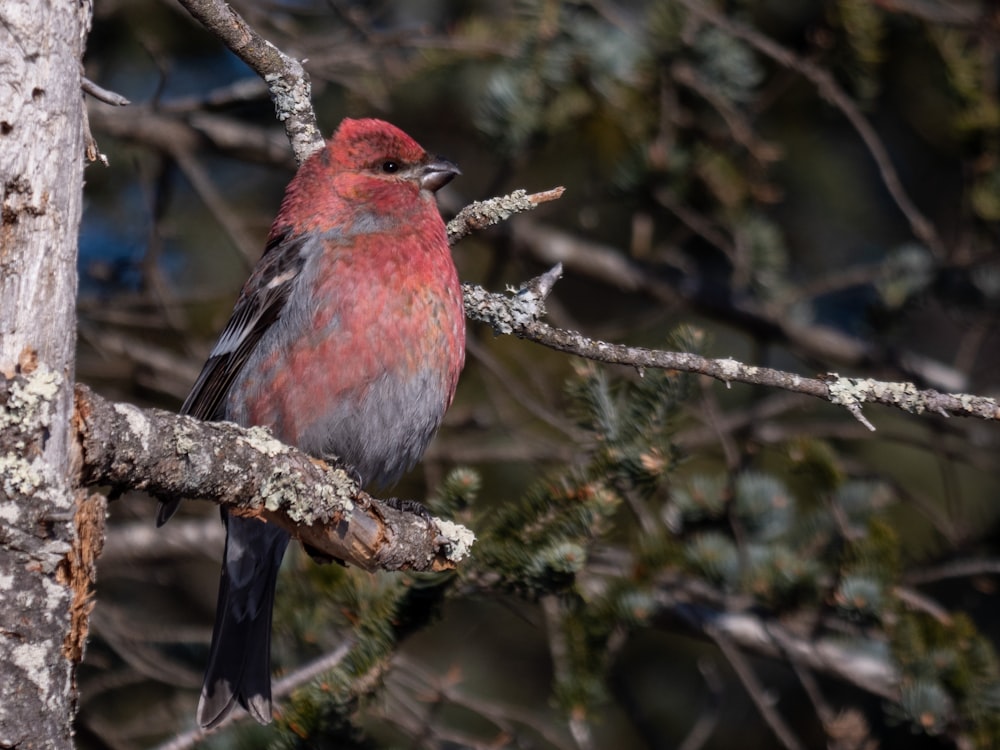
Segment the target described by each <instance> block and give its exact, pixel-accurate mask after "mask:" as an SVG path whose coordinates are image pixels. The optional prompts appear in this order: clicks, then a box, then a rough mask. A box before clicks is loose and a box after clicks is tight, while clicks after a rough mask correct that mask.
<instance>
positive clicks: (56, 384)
mask: <svg viewBox="0 0 1000 750" xmlns="http://www.w3.org/2000/svg"><path fill="white" fill-rule="evenodd" d="M61 385H62V377H60V376H59V374H58V373H56V372H53V371H52V370H50V369H49V368H48V367H46V366H45V365H43V364H40V365H39V366H38V367H37V368H36V369H35V371H34V372H32V373H31V374H30V375H26V376H24V377H22V378H17V379H15V380H14V381H13V382H12V383H11V387H10V391H9V392H8V395H7V401H6V403H5V404H4V405H3V408H0V430H3V429H6V428H8V427H11V426H13V425H31V424H38V425H41V426H42V427H48V426H49V424H50V423H51V420H52V408H51V404H52V402H53V401H55V399H56V397H57V396H58V395H59V388H60V386H61Z"/></svg>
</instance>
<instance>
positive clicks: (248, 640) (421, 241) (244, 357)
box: [157, 119, 465, 728]
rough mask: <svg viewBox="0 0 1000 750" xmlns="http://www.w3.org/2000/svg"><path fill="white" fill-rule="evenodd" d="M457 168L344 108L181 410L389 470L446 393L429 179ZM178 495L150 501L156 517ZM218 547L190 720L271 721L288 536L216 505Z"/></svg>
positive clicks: (416, 445)
mask: <svg viewBox="0 0 1000 750" xmlns="http://www.w3.org/2000/svg"><path fill="white" fill-rule="evenodd" d="M457 174H459V170H458V167H456V166H455V165H454V164H452V163H451V162H449V161H447V160H445V159H441V158H438V157H433V156H430V155H428V154H427V152H426V151H424V149H422V148H421V147H420V146H419V145H418V144H417V143H416V142H415V141H414V140H413V139H412V138H410V137H409V136H408V135H406V134H405V133H403V132H402V131H401V130H399V129H398V128H396V127H394V126H392V125H390V124H389V123H386V122H382V121H380V120H349V119H348V120H344V121H343V123H341V125H340V128H339V129H338V130H337V132H336V133H335V134H334V135H333V137H332V138H331V139H330V140H329V141H328V142H327V144H326V146H325V148H323V149H322V150H321V151H319V152H318V153H316V154H315V155H313V156H312V157H310V158H309V159H308V160H307V161H306V162H305V163H303V164H302V166H301V167H300V168H299V171H298V173H297V174H296V175H295V177H294V178H293V179H292V181H291V183H289V185H288V188H287V190H286V191H285V197H284V200H283V201H282V203H281V210H280V211H279V212H278V217H277V218H276V219H275V220H274V224H273V225H272V226H271V231H270V234H269V235H268V238H267V245H266V247H265V250H264V255H263V257H262V258H261V259H260V261H259V262H258V263H257V267H256V268H255V269H254V271H253V273H252V274H251V276H250V279H249V280H248V281H247V282H246V284H245V285H244V287H243V290H242V292H241V293H240V296H239V299H238V300H237V301H236V307H235V309H234V310H233V314H232V317H231V318H230V320H229V323H228V324H227V325H226V327H225V330H223V332H222V335H221V336H220V337H219V340H218V343H216V345H215V348H214V349H213V350H212V353H211V355H210V356H209V359H208V361H207V362H206V363H205V366H204V369H202V372H201V375H200V376H199V377H198V380H197V382H196V383H195V384H194V388H193V389H192V390H191V394H190V395H189V396H188V398H187V400H186V401H185V402H184V406H183V407H182V409H181V411H182V413H185V414H191V415H193V416H196V417H200V418H201V419H206V420H229V421H233V422H236V423H238V424H241V425H245V426H250V425H264V426H267V427H269V428H270V429H271V430H272V431H273V433H274V434H275V436H276V437H278V438H279V439H280V440H282V441H284V442H286V443H289V444H291V445H294V446H297V447H298V448H300V449H302V450H303V451H305V452H306V453H309V454H311V455H313V456H318V457H322V458H337V459H339V460H340V461H342V462H343V463H345V464H347V465H348V466H351V467H353V468H354V470H355V471H356V472H357V473H358V474H359V475H360V477H361V478H362V480H363V482H364V483H365V484H374V485H377V486H385V485H387V484H391V483H393V482H395V481H396V480H397V479H399V477H400V476H401V475H402V474H403V473H404V472H405V471H406V470H407V469H409V468H410V467H411V466H413V464H414V463H415V462H416V461H417V460H418V459H419V458H420V456H421V455H422V454H423V452H424V449H425V448H426V447H427V443H428V442H429V441H430V439H431V437H432V436H433V435H434V432H435V430H436V429H437V427H438V425H440V424H441V419H442V417H443V416H444V413H445V410H446V409H447V408H448V406H449V405H450V404H451V400H452V397H453V396H454V393H455V385H456V383H457V382H458V375H459V372H460V371H461V369H462V364H463V361H464V358H465V320H464V315H463V309H462V290H461V287H460V285H459V281H458V275H457V273H456V271H455V265H454V263H453V262H452V258H451V253H450V251H449V248H448V242H447V239H446V235H445V228H444V222H443V221H442V220H441V215H440V213H439V212H438V208H437V205H436V203H435V200H434V192H435V191H437V190H438V189H440V188H441V187H443V186H444V185H446V184H447V183H448V182H449V181H450V180H451V179H452V178H453V177H454V176H455V175H457ZM176 507H177V503H176V502H172V503H166V504H163V505H161V506H160V508H159V510H158V513H157V523H158V525H162V524H163V523H165V522H166V521H167V519H169V518H170V516H171V515H172V514H173V512H174V510H176ZM222 519H223V522H224V523H225V525H226V531H227V535H226V549H225V560H224V562H223V566H222V578H221V580H220V582H219V601H218V608H217V611H216V619H215V629H214V631H213V633H212V647H211V653H210V656H209V662H208V668H207V670H206V674H205V682H204V686H203V687H202V692H201V700H200V702H199V704H198V721H199V723H200V724H201V726H202V727H205V728H210V727H213V726H215V725H217V724H218V723H219V722H220V721H222V719H224V718H225V717H226V715H227V714H228V713H229V712H230V711H231V710H232V708H233V706H234V705H235V704H236V703H239V704H240V705H242V706H243V707H244V708H246V709H247V711H249V712H250V714H251V715H252V716H253V717H254V718H255V719H256V720H257V721H259V722H261V723H262V724H266V723H268V722H270V721H271V677H270V650H271V645H270V641H271V613H272V605H273V602H274V589H275V581H276V578H277V575H278V568H279V567H280V565H281V559H282V556H283V555H284V553H285V548H286V547H287V545H288V541H289V536H288V534H286V533H285V532H284V531H282V530H281V529H279V528H277V527H275V526H274V525H272V524H267V523H263V522H261V521H259V520H257V519H253V518H250V519H247V518H240V517H237V516H230V515H228V514H227V513H226V512H225V510H223V513H222Z"/></svg>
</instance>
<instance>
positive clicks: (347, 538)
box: [0, 378, 472, 571]
mask: <svg viewBox="0 0 1000 750" xmlns="http://www.w3.org/2000/svg"><path fill="white" fill-rule="evenodd" d="M3 386H4V381H3V379H2V378H0V407H2V404H3V396H4V394H3ZM74 425H75V427H76V432H77V440H78V442H79V444H80V447H81V456H82V462H81V470H82V476H81V480H82V482H83V483H84V484H88V485H111V486H112V487H121V488H122V489H140V490H143V491H145V492H148V493H149V494H151V495H153V496H154V497H160V498H163V499H172V498H177V497H199V498H203V499H207V500H213V501H215V502H217V503H220V504H223V505H225V506H226V507H227V508H229V510H230V512H232V513H235V514H238V515H244V516H255V517H259V518H262V519H265V520H266V521H267V522H268V523H276V524H278V525H279V526H281V527H282V528H284V529H285V530H286V531H288V533H289V534H291V535H292V536H293V537H294V538H297V539H300V540H302V541H303V542H305V543H306V544H308V545H309V546H311V547H313V548H314V549H316V550H317V551H319V552H322V553H324V554H326V555H329V556H330V557H333V558H335V559H338V560H343V561H345V562H348V563H350V564H352V565H356V566H358V567H361V568H364V569H365V570H422V571H427V570H446V569H450V568H453V567H454V566H455V563H456V562H458V561H459V560H461V559H462V558H464V557H465V556H466V555H467V554H468V552H469V547H470V546H471V544H472V534H471V532H469V531H468V530H467V529H465V528H463V527H461V526H459V525H458V524H454V523H451V522H449V521H445V520H442V519H431V518H424V517H423V516H421V515H419V514H416V513H410V512H403V511H401V510H398V509H396V508H393V507H391V506H390V505H388V504H386V503H384V502H382V501H379V500H376V499H375V498H373V497H371V496H370V495H368V494H366V493H365V492H362V491H361V490H360V489H359V488H358V486H357V485H356V484H355V483H354V481H353V480H352V479H351V478H350V477H349V476H348V474H347V472H345V471H344V470H343V469H340V468H337V467H334V466H329V465H327V464H326V463H325V462H322V461H318V460H316V459H314V458H311V457H310V456H307V455H306V454H304V453H302V452H300V451H298V450H296V449H295V448H292V447H291V446H288V445H285V444H284V443H281V442H279V441H278V440H276V439H275V438H274V437H273V436H272V435H271V434H270V433H269V432H268V431H267V430H265V429H264V428H261V427H252V428H250V429H244V428H242V427H239V426H238V425H235V424H232V423H230V422H202V421H200V420H197V419H194V418H193V417H187V416H178V415H177V414H172V413H170V412H165V411H160V410H158V409H139V408H137V407H135V406H130V405H128V404H114V403H111V402H110V401H105V400H104V399H103V398H101V397H100V396H98V395H97V394H95V393H93V392H91V391H90V389H89V388H87V387H86V386H83V385H79V386H77V409H76V420H75V422H74Z"/></svg>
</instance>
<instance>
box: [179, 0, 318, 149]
mask: <svg viewBox="0 0 1000 750" xmlns="http://www.w3.org/2000/svg"><path fill="white" fill-rule="evenodd" d="M180 3H181V5H183V6H184V7H185V8H187V10H188V12H189V13H190V14H191V15H192V16H194V17H195V19H196V20H197V21H198V22H199V23H201V24H202V25H203V26H204V27H205V28H206V29H208V30H209V31H211V32H212V33H213V34H215V35H216V36H217V37H218V38H219V39H221V40H222V41H223V42H224V43H225V44H226V46H227V47H229V49H230V50H232V52H233V53H234V54H235V55H236V56H237V57H239V58H240V59H241V60H242V61H243V62H245V63H246V64H247V65H249V66H250V67H251V68H252V69H253V70H254V71H255V72H256V73H257V74H258V75H259V76H260V77H261V78H263V79H264V82H265V83H267V87H268V90H269V91H270V92H271V99H272V100H273V101H274V109H275V114H276V116H277V118H278V120H280V121H281V122H282V123H284V125H285V133H287V134H288V140H289V141H290V142H291V144H292V151H293V152H294V153H295V160H296V161H297V162H298V163H299V164H301V163H302V162H304V161H305V160H306V159H308V158H309V156H310V155H312V154H313V153H314V152H316V151H318V150H319V149H321V148H322V147H323V136H322V134H321V133H320V130H319V126H318V125H317V124H316V113H315V112H314V111H313V106H312V87H311V86H310V84H309V76H308V74H307V73H306V71H305V69H304V68H303V67H302V63H300V62H299V61H298V60H296V59H294V58H292V57H289V56H288V55H286V54H285V53H284V52H282V51H281V50H279V49H278V48H277V47H275V46H274V45H273V44H271V43H270V42H269V41H267V40H266V39H264V38H263V37H262V36H261V35H260V34H258V33H257V32H256V31H254V30H253V29H252V28H251V27H250V24H248V23H247V22H246V21H245V20H244V19H243V17H242V16H241V15H240V14H239V13H237V12H236V11H235V10H233V8H232V7H231V6H230V5H229V3H227V2H225V1H224V0H180Z"/></svg>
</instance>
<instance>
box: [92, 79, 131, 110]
mask: <svg viewBox="0 0 1000 750" xmlns="http://www.w3.org/2000/svg"><path fill="white" fill-rule="evenodd" d="M80 87H81V88H82V89H83V93H85V94H90V95H91V96H92V97H94V98H95V99H97V100H98V101H100V102H104V103H105V104H110V105H111V106H112V107H124V106H126V105H128V104H131V103H132V102H130V101H129V100H128V99H126V98H125V97H124V96H122V95H121V94H116V93H115V92H114V91H108V90H107V89H106V88H103V87H101V86H98V85H97V84H96V83H94V82H93V81H91V80H90V79H89V78H84V79H83V82H82V83H81V84H80Z"/></svg>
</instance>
